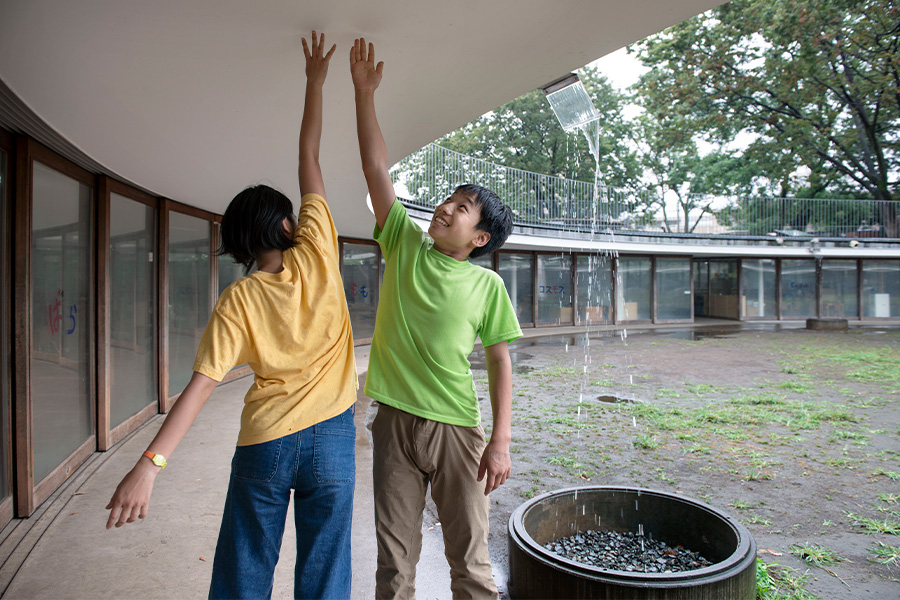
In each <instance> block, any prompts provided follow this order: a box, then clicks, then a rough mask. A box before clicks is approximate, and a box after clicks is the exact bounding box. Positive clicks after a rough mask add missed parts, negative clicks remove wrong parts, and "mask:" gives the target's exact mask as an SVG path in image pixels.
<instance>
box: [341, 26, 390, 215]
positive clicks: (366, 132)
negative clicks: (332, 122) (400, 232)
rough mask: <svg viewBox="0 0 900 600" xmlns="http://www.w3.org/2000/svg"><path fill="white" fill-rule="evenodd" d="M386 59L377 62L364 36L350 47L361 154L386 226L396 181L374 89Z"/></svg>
mask: <svg viewBox="0 0 900 600" xmlns="http://www.w3.org/2000/svg"><path fill="white" fill-rule="evenodd" d="M383 68H384V62H380V63H378V64H377V65H376V64H375V45H374V44H371V43H370V44H369V46H368V49H367V48H366V40H365V38H359V39H357V40H356V41H355V42H354V43H353V48H351V49H350V75H351V77H352V79H353V89H354V93H355V97H356V134H357V136H358V137H359V155H360V158H361V159H362V169H363V174H364V175H365V176H366V185H367V186H368V188H369V196H370V197H371V198H372V209H373V210H374V211H375V221H376V222H377V223H378V226H379V227H381V228H384V222H385V220H387V216H388V213H389V212H390V211H391V207H392V206H393V205H394V184H393V183H391V176H390V174H389V173H388V169H389V168H390V164H388V152H387V146H386V145H385V143H384V136H383V135H382V134H381V127H379V126H378V119H377V118H376V117H375V90H376V89H377V88H378V85H379V84H380V83H381V72H382V70H383Z"/></svg>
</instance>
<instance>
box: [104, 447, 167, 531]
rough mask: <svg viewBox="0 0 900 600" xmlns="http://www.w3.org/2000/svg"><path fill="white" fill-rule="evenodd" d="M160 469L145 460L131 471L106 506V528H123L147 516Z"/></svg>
mask: <svg viewBox="0 0 900 600" xmlns="http://www.w3.org/2000/svg"><path fill="white" fill-rule="evenodd" d="M159 471H160V468H159V467H157V466H156V465H154V464H153V463H151V462H150V461H148V460H144V459H143V458H142V459H141V460H139V461H138V464H136V465H135V466H134V468H133V469H131V471H129V472H128V474H127V475H125V477H124V478H122V481H121V482H120V483H119V485H118V487H116V491H115V493H114V494H113V496H112V498H111V499H110V501H109V504H107V505H106V509H107V510H109V511H110V512H109V519H107V521H106V528H107V529H109V528H111V527H112V526H113V525H115V526H116V527H121V526H122V525H124V524H125V523H134V522H135V521H137V520H138V519H143V518H144V517H146V516H147V509H148V508H149V507H150V494H151V493H153V481H154V480H155V479H156V474H157V473H158V472H159Z"/></svg>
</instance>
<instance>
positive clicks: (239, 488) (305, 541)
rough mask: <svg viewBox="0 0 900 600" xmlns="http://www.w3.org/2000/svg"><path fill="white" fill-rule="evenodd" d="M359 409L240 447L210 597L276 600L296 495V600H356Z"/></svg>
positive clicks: (231, 480) (229, 492)
mask: <svg viewBox="0 0 900 600" xmlns="http://www.w3.org/2000/svg"><path fill="white" fill-rule="evenodd" d="M353 415H354V407H350V408H349V409H347V411H345V412H344V413H342V414H340V415H338V416H336V417H334V418H332V419H328V420H327V421H322V422H321V423H318V424H316V425H313V426H312V427H308V428H307V429H304V430H302V431H298V432H296V433H293V434H290V435H287V436H285V437H283V438H279V439H277V440H272V441H270V442H264V443H262V444H254V445H251V446H238V447H237V448H236V449H235V452H234V458H233V459H232V461H231V479H230V481H229V483H228V496H227V497H226V499H225V512H224V514H223V515H222V527H221V528H220V529H219V540H218V543H217V544H216V556H215V561H214V562H213V573H212V582H211V583H210V588H209V597H210V598H270V597H271V596H272V584H273V580H274V573H275V564H276V563H277V562H278V553H279V551H280V550H281V538H282V535H283V533H284V525H285V518H286V516H287V510H288V505H289V503H290V497H291V489H293V490H294V522H295V524H296V529H297V562H296V565H295V567H294V597H295V598H349V597H350V524H351V521H352V516H353V488H354V484H355V481H356V455H355V447H356V426H355V424H354V419H353Z"/></svg>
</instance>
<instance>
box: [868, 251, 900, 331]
mask: <svg viewBox="0 0 900 600" xmlns="http://www.w3.org/2000/svg"><path fill="white" fill-rule="evenodd" d="M862 265H863V316H864V317H876V318H883V317H897V316H900V262H898V261H896V260H864V261H863V264H862Z"/></svg>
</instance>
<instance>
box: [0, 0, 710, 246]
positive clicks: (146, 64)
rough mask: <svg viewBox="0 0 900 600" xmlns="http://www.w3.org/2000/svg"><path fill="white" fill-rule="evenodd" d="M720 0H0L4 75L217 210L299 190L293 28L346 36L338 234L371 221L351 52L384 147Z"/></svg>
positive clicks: (409, 140) (90, 136)
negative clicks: (364, 53)
mask: <svg viewBox="0 0 900 600" xmlns="http://www.w3.org/2000/svg"><path fill="white" fill-rule="evenodd" d="M720 3H721V1H720V0H629V1H628V2H623V1H621V0H555V1H554V0H444V1H434V0H389V1H376V0H319V1H316V2H313V1H309V0H259V1H255V2H251V1H249V0H79V1H77V2H75V1H71V0H2V2H0V80H2V81H3V82H4V83H5V84H6V85H7V86H8V87H9V88H10V89H11V90H12V91H13V92H14V93H15V94H16V95H17V96H18V97H19V98H20V99H21V100H22V101H23V102H24V103H25V104H26V105H27V106H28V107H29V108H30V109H31V110H33V111H34V112H35V113H36V114H37V115H38V116H39V117H40V118H41V119H42V120H43V121H45V122H46V123H47V124H48V125H49V126H50V127H52V128H53V129H55V130H56V131H57V132H58V133H59V134H60V135H62V136H63V137H64V138H66V139H67V140H68V141H70V142H71V143H73V144H74V145H75V146H77V147H78V148H79V149H80V150H82V151H83V152H84V153H85V154H87V155H88V156H89V157H91V158H92V159H93V160H95V161H96V162H98V163H99V164H101V165H103V166H104V168H105V169H107V172H108V173H111V174H114V175H117V176H118V177H120V178H123V179H125V180H127V181H131V182H133V183H135V184H137V185H139V186H141V187H143V188H145V189H147V190H150V191H151V192H153V193H155V194H158V195H161V196H166V197H169V198H172V199H174V200H178V201H180V202H184V203H186V204H190V205H193V206H197V207H200V208H204V209H207V210H211V211H215V212H218V213H221V212H222V211H224V209H225V206H226V205H227V204H228V201H229V200H230V199H231V198H232V197H233V196H234V195H235V194H236V193H237V192H238V191H240V190H241V189H242V188H244V187H245V186H247V185H249V184H252V183H257V182H267V183H271V184H273V185H275V186H276V187H278V188H279V189H281V190H282V191H284V192H285V193H286V194H287V195H288V196H289V197H290V198H291V199H292V200H294V203H295V206H296V205H297V204H298V201H299V191H298V190H297V181H296V160H297V146H296V141H297V133H298V130H299V123H300V115H301V113H302V109H303V90H304V84H305V78H304V75H303V65H304V62H303V53H302V49H301V46H300V37H301V36H302V35H309V31H310V30H311V29H313V28H315V29H317V30H318V31H324V32H325V34H326V41H327V42H328V43H329V44H331V43H336V44H337V45H338V50H337V52H336V54H335V57H334V58H333V59H332V64H331V68H330V71H329V77H328V82H327V83H326V86H325V115H324V135H323V142H322V156H321V159H322V168H323V171H324V175H325V182H326V187H327V190H328V196H329V201H330V203H331V206H332V210H333V212H334V214H335V220H336V221H337V224H338V228H339V230H340V232H341V233H342V234H343V235H349V236H358V237H370V235H371V229H372V223H373V219H372V217H371V215H370V214H369V213H368V211H367V210H365V208H364V198H365V181H364V179H363V177H362V173H361V171H360V168H359V156H358V150H357V145H356V136H355V117H354V111H353V92H352V85H351V83H350V77H349V71H348V58H347V57H348V52H349V48H350V46H351V44H352V41H353V38H354V37H356V36H358V35H363V36H365V37H366V39H367V40H371V41H374V42H375V44H376V54H377V58H378V59H379V60H384V61H385V71H384V73H385V74H384V80H383V82H382V86H381V89H380V90H379V93H378V95H377V97H376V102H377V109H378V113H379V119H380V122H381V126H382V129H383V131H384V134H385V138H386V140H387V144H388V148H389V150H390V152H391V158H392V159H395V160H399V159H400V158H402V157H403V156H405V155H407V154H409V153H410V152H412V151H414V150H417V149H418V148H421V147H422V146H424V145H425V144H427V143H429V142H431V141H433V140H434V139H436V138H437V137H439V136H441V135H443V134H444V133H446V132H448V131H451V130H453V129H455V128H456V127H458V126H460V125H462V124H464V123H466V122H468V121H470V120H471V119H473V118H475V117H477V116H479V115H481V114H484V113H485V112H487V111H489V110H491V109H493V108H495V107H497V106H499V105H500V104H503V103H504V102H506V101H508V100H510V99H512V98H515V97H517V96H519V95H521V94H523V93H525V92H527V91H529V90H531V89H534V88H537V87H540V86H541V85H543V84H545V83H547V82H549V81H551V80H553V79H556V78H557V77H560V76H562V75H564V74H566V73H568V72H569V71H571V70H574V69H576V68H578V67H581V66H583V65H585V64H587V63H588V62H590V61H592V60H594V59H596V58H599V57H601V56H604V55H605V54H608V53H609V52H612V51H614V50H616V49H618V48H620V47H622V46H624V45H626V44H628V43H631V42H634V41H636V40H639V39H641V38H643V37H645V36H647V35H650V34H652V33H655V32H657V31H660V30H662V29H664V28H665V27H668V26H669V25H672V24H674V23H677V22H679V21H681V20H683V19H685V18H688V17H690V16H693V15H695V14H698V13H700V12H702V11H704V10H706V9H708V8H711V7H712V6H715V5H717V4H720Z"/></svg>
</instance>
